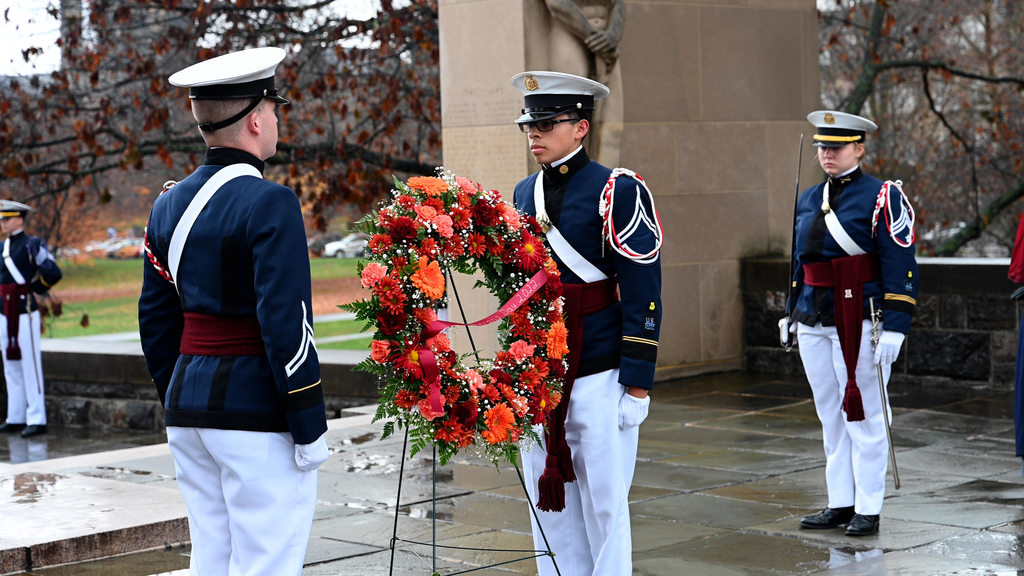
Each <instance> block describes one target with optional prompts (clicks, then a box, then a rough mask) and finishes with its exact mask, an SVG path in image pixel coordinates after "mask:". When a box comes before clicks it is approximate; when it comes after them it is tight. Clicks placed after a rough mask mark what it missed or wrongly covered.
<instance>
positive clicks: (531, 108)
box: [516, 94, 594, 124]
mask: <svg viewBox="0 0 1024 576" xmlns="http://www.w3.org/2000/svg"><path fill="white" fill-rule="evenodd" d="M524 100H525V102H524V103H525V105H526V107H525V108H523V111H522V114H523V115H522V116H520V117H519V118H517V119H516V124H523V123H525V122H536V121H538V120H549V119H551V118H554V117H556V116H561V115H562V114H566V113H568V112H572V111H573V110H593V109H594V97H593V96H592V95H590V94H529V95H527V96H526V98H525V99H524Z"/></svg>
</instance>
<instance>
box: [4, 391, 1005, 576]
mask: <svg viewBox="0 0 1024 576" xmlns="http://www.w3.org/2000/svg"><path fill="white" fill-rule="evenodd" d="M809 396H810V390H809V387H808V386H807V384H806V383H805V382H802V381H800V380H799V379H790V380H787V379H784V378H777V377H764V376H757V375H748V374H743V373H731V374H724V375H713V376H706V377H700V378H695V379H690V380H684V381H679V382H676V383H671V384H664V385H659V387H658V388H657V389H656V390H655V391H654V402H653V404H652V411H651V416H650V418H649V419H648V420H647V422H645V423H644V425H643V427H642V428H641V433H640V437H641V442H640V449H639V461H638V464H637V469H636V474H635V477H634V485H633V486H632V488H631V490H630V502H631V511H632V514H633V545H634V575H649V576H663V575H672V576H677V575H679V574H695V575H701V576H704V575H709V576H715V575H741V574H742V575H762V574H764V575H768V574H772V575H780V574H797V575H804V574H836V575H844V576H845V575H860V574H864V575H868V574H870V575H872V576H874V575H882V576H888V575H897V574H898V575H910V576H918V575H925V574H927V575H934V574H964V575H966V574H972V575H978V574H993V575H1008V574H1017V571H1018V570H1024V478H1021V471H1020V460H1019V459H1018V458H1016V457H1014V455H1013V442H1012V438H1013V422H1012V420H1010V419H1009V418H1008V417H1007V416H1006V414H1007V413H1006V410H1005V408H1004V407H1000V406H999V405H1000V403H1005V402H1006V401H1007V400H1006V393H1005V392H1003V391H991V392H986V391H984V390H970V391H963V390H939V391H936V393H935V394H933V395H931V396H927V397H925V395H924V393H923V392H921V391H912V393H904V392H902V391H901V390H900V389H899V388H896V389H894V397H896V398H898V400H899V401H898V403H897V402H894V404H897V406H899V407H898V408H897V409H896V410H895V423H894V429H893V437H894V442H895V446H896V447H897V451H898V458H899V464H900V473H901V474H900V476H901V479H902V481H903V487H902V489H901V490H899V491H896V490H894V489H893V486H892V477H891V476H890V477H889V479H888V484H889V491H888V493H887V497H886V503H885V509H884V510H883V513H882V528H881V533H880V534H878V535H876V536H871V537H866V538H849V537H846V536H845V535H844V533H843V530H841V529H837V530H825V531H807V530H802V529H800V528H799V527H798V520H799V518H800V517H802V516H804V515H807V514H812V513H814V512H817V511H818V510H820V509H821V508H822V507H824V506H825V504H826V501H827V497H826V491H825V484H824V457H823V455H822V447H821V431H820V428H819V427H818V425H817V423H816V419H815V415H814V412H813V404H812V403H811V402H810V401H809ZM373 410H374V407H373V406H370V407H364V408H361V409H358V408H357V409H351V410H350V409H346V411H345V414H346V415H351V417H347V418H342V419H340V420H333V421H331V424H330V431H329V432H328V435H327V440H328V446H329V449H330V451H331V457H330V460H329V461H328V462H327V464H325V466H324V467H323V468H322V469H321V470H322V473H321V474H319V478H318V506H317V512H316V518H315V520H314V524H313V531H312V534H311V539H310V545H309V550H308V554H307V558H306V568H305V570H304V572H303V573H304V574H305V575H307V576H328V575H330V576H337V575H342V574H344V575H349V574H354V575H355V574H357V575H360V576H377V575H384V574H388V573H389V566H390V562H391V556H392V551H391V550H390V548H389V545H390V541H391V537H392V532H393V531H394V529H395V518H396V515H395V511H396V505H395V502H396V496H397V489H398V485H399V482H400V481H401V486H402V498H401V504H400V505H399V506H398V507H397V511H398V514H397V518H398V536H399V537H400V538H402V539H404V540H407V541H418V542H424V543H429V542H431V541H434V538H435V537H436V541H437V543H438V544H443V545H450V546H459V547H463V548H487V549H489V550H486V551H481V550H462V549H439V551H438V558H437V561H436V565H437V569H438V570H439V572H440V573H441V574H443V575H448V574H452V573H455V572H461V571H466V570H475V569H476V568H479V567H480V566H481V565H485V564H491V563H498V562H510V563H508V564H503V565H501V566H498V567H490V568H486V569H481V570H475V571H474V572H472V574H474V575H481V576H498V575H503V576H509V575H510V574H511V575H515V574H526V575H534V574H536V561H535V560H533V559H528V560H518V559H519V557H520V556H522V555H523V554H524V553H523V552H509V551H507V550H509V549H513V548H515V549H530V548H532V541H531V538H530V536H529V532H530V523H529V515H528V514H529V512H528V508H527V505H526V497H525V494H524V491H523V488H522V486H521V485H520V482H519V478H518V476H517V474H516V471H515V470H514V469H513V468H512V467H511V466H508V465H502V466H501V467H500V468H495V467H494V466H493V465H491V464H490V463H488V462H485V461H482V460H480V459H479V458H476V457H473V456H471V455H466V456H464V457H463V456H462V455H460V456H459V457H458V458H457V459H456V460H454V461H453V462H451V463H449V465H448V466H445V467H443V468H437V469H436V478H435V476H434V474H435V468H434V464H435V463H434V460H433V458H432V455H431V454H429V453H427V452H423V453H420V454H418V455H416V456H415V457H413V458H409V457H408V454H407V455H406V458H407V459H406V461H405V462H404V465H403V462H402V453H403V439H402V438H401V437H397V436H396V437H391V438H388V439H386V440H384V441H381V440H380V439H379V436H380V432H381V429H382V428H381V424H380V423H377V424H372V423H371V419H372V416H371V414H372V412H373ZM83 440H85V439H83ZM71 448H73V447H72V446H71V445H68V446H66V447H64V448H62V450H64V449H71ZM9 453H10V452H9ZM26 453H27V452H26ZM61 454H62V455H64V453H63V452H61ZM3 455H4V452H3V445H2V444H0V460H2V458H3ZM25 474H30V475H39V476H46V475H49V476H53V477H55V478H58V479H60V480H61V482H67V484H60V483H57V482H54V483H53V484H52V486H55V488H54V489H53V490H51V491H50V492H47V491H46V490H44V489H42V488H37V489H38V490H39V491H40V493H41V494H43V495H46V494H51V493H52V492H55V491H56V492H60V491H64V490H65V488H64V487H65V486H67V487H70V486H73V485H74V484H73V483H71V480H74V481H75V482H77V483H80V484H79V485H80V486H93V487H100V486H110V485H117V486H119V487H120V488H119V490H120V491H121V492H119V493H122V494H123V496H122V499H125V500H134V499H138V498H139V497H142V498H143V499H144V498H145V496H146V494H150V495H155V494H162V495H173V496H174V497H176V498H178V499H179V501H180V496H177V490H176V486H175V480H174V466H173V460H172V459H171V457H170V453H169V451H168V450H167V448H166V445H165V444H163V445H156V446H147V447H138V448H126V449H123V450H113V451H109V452H104V453H99V454H92V455H85V456H69V457H63V458H53V456H46V457H45V459H42V460H37V461H31V460H30V459H26V460H22V461H21V462H20V463H11V462H0V518H2V519H3V520H2V521H0V573H2V572H4V571H8V572H9V571H10V570H11V568H10V566H12V565H13V563H15V562H21V563H22V565H24V564H25V562H26V561H27V556H28V554H30V553H32V554H35V553H36V550H35V549H32V548H30V547H28V546H27V545H26V544H24V543H22V542H19V541H18V540H17V539H15V538H14V536H19V537H20V536H21V534H13V535H12V534H9V533H5V532H4V531H3V530H4V526H6V525H7V519H8V515H9V514H10V513H12V512H13V511H17V512H18V513H22V512H24V511H31V509H30V508H28V507H27V505H25V506H23V507H22V508H18V507H17V506H15V505H14V504H11V503H10V502H11V501H12V500H13V496H11V497H7V499H6V500H5V499H4V498H5V497H4V496H3V495H4V493H5V492H4V490H8V491H9V492H10V493H11V494H13V491H14V488H13V482H14V481H13V478H15V477H17V476H18V475H25ZM4 482H7V483H8V484H10V485H11V487H10V488H8V487H7V486H8V484H4ZM45 485H46V484H45V483H42V484H40V485H39V486H40V487H43V486H45ZM435 490H436V498H437V500H436V505H435V503H434V500H433V498H434V494H435ZM101 493H102V491H100V490H99V489H98V488H96V489H95V490H89V491H84V492H83V491H81V490H79V495H80V496H81V498H80V499H79V500H80V502H77V503H72V502H67V501H65V502H64V503H62V504H60V505H59V506H54V507H53V508H56V509H63V510H64V511H65V512H64V513H65V514H67V513H68V511H74V510H75V507H74V506H76V505H77V504H80V503H81V502H86V501H89V500H90V499H92V498H94V497H97V496H98V494H101ZM139 495H141V496H139ZM39 497H40V498H42V496H39ZM5 505H6V506H7V507H6V508H5V507H4V506H5ZM179 510H181V509H179ZM51 513H52V514H54V515H58V516H59V514H60V512H59V510H57V511H53V512H51ZM179 515H180V518H179V520H178V521H182V520H183V518H184V514H183V510H181V511H180V512H179ZM146 516H151V514H150V513H149V512H147V513H146V514H140V515H139V517H138V518H137V519H136V520H137V522H136V523H137V525H138V526H153V525H154V523H153V522H151V521H150V519H149V518H147V517H146ZM172 522H173V520H167V521H165V526H170V525H171V523H172ZM97 530H98V531H99V532H100V533H101V535H102V534H107V535H108V536H106V537H105V538H107V539H109V538H110V537H109V534H111V532H110V531H106V532H104V531H103V529H97ZM152 531H156V530H155V529H154V530H152ZM29 532H35V529H32V530H30V531H29ZM435 535H436V536H435ZM93 536H96V535H93ZM85 537H86V535H78V536H76V535H73V534H70V533H69V535H68V536H67V537H65V538H64V539H63V540H62V542H63V547H64V548H74V547H75V545H76V544H75V542H76V540H75V539H76V538H85ZM44 539H45V538H44ZM101 539H102V538H101ZM116 540H118V541H122V542H123V543H125V544H127V543H130V542H132V540H131V538H129V537H125V538H121V537H120V536H118V537H116ZM167 541H168V542H170V541H171V539H168V540H167ZM90 545H93V544H90ZM135 545H138V544H137V543H136V544H135ZM156 546H160V544H156ZM412 550H416V551H417V552H418V555H417V554H413V553H412ZM40 553H41V552H40ZM187 554H188V548H187V546H186V547H184V548H181V547H175V548H173V549H171V550H157V551H150V552H143V553H136V554H131V555H128V556H121V557H118V558H110V559H106V560H99V561H94V562H87V563H80V564H73V565H70V566H66V567H56V568H48V569H42V570H34V571H33V572H31V574H38V575H39V576H68V575H70V574H76V575H77V574H82V575H84V576H93V575H99V574H103V575H104V576H106V575H110V576H115V575H116V576H151V575H155V574H161V575H164V576H168V575H170V576H184V575H185V574H186V572H187V571H184V570H183V569H184V568H185V567H186V566H187V564H188V558H187ZM19 555H20V556H19ZM394 556H395V559H396V563H395V569H394V571H393V573H394V574H395V575H402V576H404V575H409V576H413V575H415V576H421V575H426V574H429V573H430V571H431V570H432V569H433V562H434V561H433V559H432V558H431V556H430V547H429V546H425V547H424V546H415V545H412V544H408V545H406V544H400V545H399V547H398V549H397V550H396V551H395V552H394ZM513 560H516V561H513ZM5 562H6V564H5Z"/></svg>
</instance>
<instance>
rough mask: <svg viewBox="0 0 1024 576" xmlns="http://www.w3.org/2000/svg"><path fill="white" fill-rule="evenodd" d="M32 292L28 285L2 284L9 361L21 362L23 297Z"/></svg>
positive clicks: (0, 290) (0, 295) (0, 293)
mask: <svg viewBox="0 0 1024 576" xmlns="http://www.w3.org/2000/svg"><path fill="white" fill-rule="evenodd" d="M30 292H32V287H31V286H29V285H28V284H0V297H3V299H4V316H6V317H7V359H8V360H21V347H20V346H18V320H19V319H20V318H21V297H22V296H25V295H27V294H29V293H30Z"/></svg>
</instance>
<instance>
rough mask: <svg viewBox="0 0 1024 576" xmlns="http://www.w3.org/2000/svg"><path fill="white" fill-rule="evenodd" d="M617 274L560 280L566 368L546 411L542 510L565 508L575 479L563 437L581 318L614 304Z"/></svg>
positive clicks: (576, 364) (579, 347) (576, 365)
mask: <svg viewBox="0 0 1024 576" xmlns="http://www.w3.org/2000/svg"><path fill="white" fill-rule="evenodd" d="M617 288H618V281H617V279H616V278H608V279H606V280H601V281H599V282H591V283H589V284H562V296H563V297H564V298H565V306H564V308H563V310H564V311H565V327H566V329H567V330H568V332H569V342H568V344H569V369H568V370H567V371H566V373H565V386H564V387H563V388H562V400H561V401H560V402H559V403H558V406H557V407H556V408H555V409H554V410H552V411H551V414H549V415H548V433H547V454H548V456H547V459H546V460H545V463H544V473H543V474H542V475H541V477H540V482H539V488H540V498H538V499H537V507H538V508H540V509H541V510H545V511H555V512H557V511H560V510H563V509H564V508H565V483H566V482H574V481H575V480H576V472H575V471H574V470H573V468H572V451H571V450H570V449H569V444H567V443H566V441H565V415H566V413H567V412H568V410H569V396H570V395H571V394H572V384H573V382H575V381H576V373H577V372H578V371H579V367H580V354H582V352H583V318H584V316H588V315H590V314H593V313H595V312H600V311H601V310H604V309H605V308H607V307H609V306H611V305H612V304H615V303H616V302H618V300H619V294H618V291H617Z"/></svg>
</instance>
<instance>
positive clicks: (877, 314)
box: [868, 296, 882, 347]
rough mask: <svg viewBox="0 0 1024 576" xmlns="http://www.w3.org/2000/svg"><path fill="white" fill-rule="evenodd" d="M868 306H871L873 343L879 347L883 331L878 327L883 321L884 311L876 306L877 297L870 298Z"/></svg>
mask: <svg viewBox="0 0 1024 576" xmlns="http://www.w3.org/2000/svg"><path fill="white" fill-rule="evenodd" d="M868 306H870V307H871V345H872V346H875V347H877V346H878V341H879V340H881V339H882V331H881V330H879V329H878V324H879V322H881V320H882V319H881V316H882V311H881V310H878V309H876V308H875V298H874V297H873V296H872V297H871V298H868Z"/></svg>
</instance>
